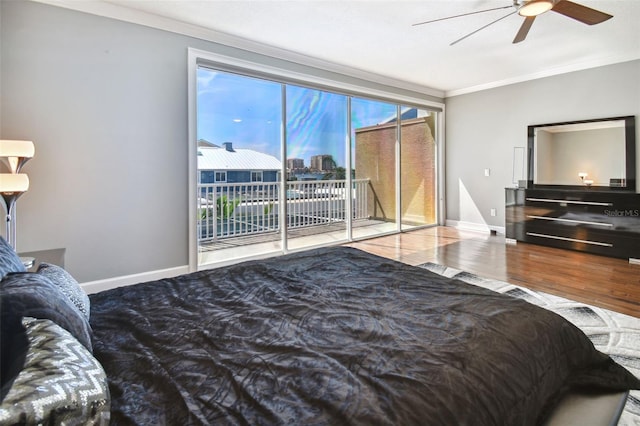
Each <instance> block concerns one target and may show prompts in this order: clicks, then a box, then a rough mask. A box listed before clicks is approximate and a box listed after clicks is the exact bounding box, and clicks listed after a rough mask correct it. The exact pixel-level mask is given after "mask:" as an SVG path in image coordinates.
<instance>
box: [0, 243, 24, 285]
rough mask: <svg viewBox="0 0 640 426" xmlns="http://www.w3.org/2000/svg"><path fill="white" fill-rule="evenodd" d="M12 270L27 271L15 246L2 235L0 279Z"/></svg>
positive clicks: (0, 244)
mask: <svg viewBox="0 0 640 426" xmlns="http://www.w3.org/2000/svg"><path fill="white" fill-rule="evenodd" d="M11 272H27V270H26V269H25V267H24V265H23V264H22V261H21V260H20V256H18V254H17V253H16V251H15V250H14V249H13V247H11V246H10V245H9V243H7V242H6V241H5V239H4V238H2V237H0V280H1V279H2V278H4V277H5V275H7V274H9V273H11Z"/></svg>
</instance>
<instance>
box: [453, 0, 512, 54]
mask: <svg viewBox="0 0 640 426" xmlns="http://www.w3.org/2000/svg"><path fill="white" fill-rule="evenodd" d="M509 7H511V6H509ZM514 13H518V11H517V10H515V11H513V12H511V13H509V14H508V15H504V16H503V17H501V18H498V19H496V20H495V21H491V22H489V23H488V24H487V25H484V26H482V27H480V28H478V29H477V30H475V31H472V32H470V33H469V34H467V35H466V36H464V37H461V38H459V39H457V40H456V41H454V42H453V43H451V44H450V45H449V46H453V45H454V44H457V43H460V42H461V41H462V40H464V39H465V38H468V37H471V36H472V35H474V34H475V33H477V32H479V31H481V30H484V29H485V28H487V27H488V26H490V25H493V24H495V23H496V22H498V21H502V20H503V19H504V18H506V17H508V16H511V15H513V14H514Z"/></svg>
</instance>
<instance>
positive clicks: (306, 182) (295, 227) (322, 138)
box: [286, 85, 347, 250]
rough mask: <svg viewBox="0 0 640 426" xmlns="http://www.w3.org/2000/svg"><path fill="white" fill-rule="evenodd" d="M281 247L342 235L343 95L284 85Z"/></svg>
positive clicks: (318, 242)
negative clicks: (283, 223)
mask: <svg viewBox="0 0 640 426" xmlns="http://www.w3.org/2000/svg"><path fill="white" fill-rule="evenodd" d="M286 93H287V96H286V105H287V107H286V111H287V114H286V135H287V136H286V146H287V171H286V175H287V182H286V194H287V247H288V248H289V249H290V250H297V249H300V248H303V247H309V246H315V245H324V244H330V243H332V242H334V241H336V240H343V239H346V238H347V235H346V229H347V227H346V223H347V222H346V216H345V211H346V194H347V186H346V180H345V179H346V174H345V166H346V162H345V161H346V160H345V158H346V155H345V153H346V148H345V141H346V139H347V97H346V96H344V95H340V94H336V93H330V92H325V91H322V90H315V89H309V88H306V87H299V86H293V85H286Z"/></svg>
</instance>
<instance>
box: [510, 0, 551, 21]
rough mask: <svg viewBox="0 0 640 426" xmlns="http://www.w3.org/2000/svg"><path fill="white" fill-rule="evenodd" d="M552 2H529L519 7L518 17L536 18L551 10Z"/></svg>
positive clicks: (547, 0)
mask: <svg viewBox="0 0 640 426" xmlns="http://www.w3.org/2000/svg"><path fill="white" fill-rule="evenodd" d="M553 3H554V2H553V0H530V1H528V2H526V3H524V4H522V5H521V6H520V8H519V9H518V15H520V16H525V17H527V16H538V15H542V14H543V13H545V12H548V11H550V10H551V9H552V8H553Z"/></svg>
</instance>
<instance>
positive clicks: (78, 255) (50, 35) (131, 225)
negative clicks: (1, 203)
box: [0, 1, 442, 282]
mask: <svg viewBox="0 0 640 426" xmlns="http://www.w3.org/2000/svg"><path fill="white" fill-rule="evenodd" d="M0 19H1V22H0V31H1V33H0V36H1V37H0V39H1V45H0V51H1V53H2V62H1V79H0V87H1V88H2V99H1V105H0V108H1V109H0V120H1V121H0V122H1V123H2V127H1V131H0V137H2V138H3V139H28V140H33V141H34V143H35V145H36V157H35V158H34V159H33V160H31V161H30V162H29V163H27V165H26V166H25V168H24V171H25V172H26V173H28V174H29V177H30V180H31V188H30V190H29V192H27V193H26V194H25V195H23V196H22V198H21V199H20V200H19V202H18V205H17V211H18V221H17V223H18V241H17V245H18V251H23V252H26V251H36V250H43V249H51V248H59V247H64V248H66V249H67V250H66V258H65V261H66V265H65V266H66V267H67V269H68V270H69V271H70V272H71V273H72V274H73V275H74V276H75V277H76V278H77V279H78V280H79V281H81V282H85V281H92V280H99V279H105V278H110V277H117V276H123V275H130V274H136V273H142V272H146V271H154V270H161V269H166V268H173V267H180V266H184V265H187V264H188V234H187V233H188V229H187V228H188V217H187V205H188V204H187V203H188V201H187V200H188V197H187V191H188V184H187V180H188V161H187V160H188V159H187V156H188V149H187V148H188V147H187V137H188V136H187V135H188V129H187V118H188V117H187V48H189V47H193V48H196V49H202V50H207V51H210V52H213V53H219V54H224V55H231V56H236V57H242V58H244V59H248V60H253V61H258V62H262V63H264V64H268V65H276V66H280V67H286V68H288V69H290V70H292V71H300V72H304V73H306V74H311V75H316V76H319V77H323V78H330V79H333V80H338V81H341V82H344V83H350V84H359V85H361V86H366V87H369V88H373V89H377V90H385V91H393V92H394V93H398V94H400V95H407V96H412V97H420V98H423V99H430V100H435V101H440V102H442V99H433V98H430V97H429V96H424V95H422V94H419V93H415V92H410V91H407V90H404V89H395V88H390V87H388V86H384V85H381V84H376V83H372V82H366V81H361V80H358V79H355V78H353V77H348V76H344V75H339V74H335V73H331V72H327V71H324V70H320V69H317V68H311V67H308V66H304V65H300V64H293V63H289V62H286V61H282V60H277V59H273V58H266V57H263V56H260V55H258V54H255V53H249V52H246V51H240V50H239V49H233V48H230V47H226V46H222V45H219V44H215V43H211V42H205V41H203V40H199V39H195V38H190V37H186V36H181V35H177V34H174V33H170V32H165V31H161V30H156V29H152V28H148V27H145V26H141V25H135V24H131V23H125V22H121V21H117V20H113V19H108V18H103V17H98V16H94V15H89V14H85V13H81V12H76V11H71V10H67V9H63V8H58V7H54V6H49V5H45V4H40V3H32V2H26V1H0ZM2 229H3V230H4V227H2Z"/></svg>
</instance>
